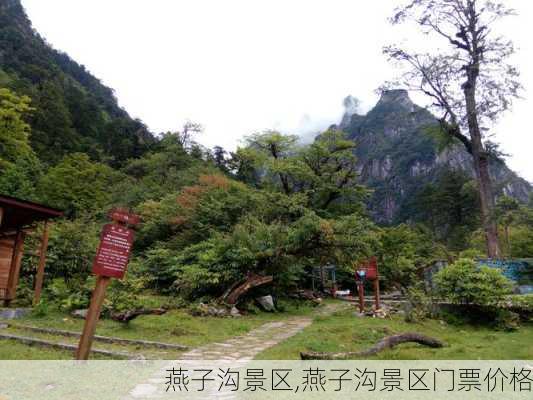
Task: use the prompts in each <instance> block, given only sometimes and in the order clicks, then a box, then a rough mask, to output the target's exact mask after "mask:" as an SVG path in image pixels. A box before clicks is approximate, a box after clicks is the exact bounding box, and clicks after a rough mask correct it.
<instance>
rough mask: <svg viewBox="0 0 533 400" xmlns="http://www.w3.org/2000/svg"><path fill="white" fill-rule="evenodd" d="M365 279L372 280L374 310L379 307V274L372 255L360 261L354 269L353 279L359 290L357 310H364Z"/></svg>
mask: <svg viewBox="0 0 533 400" xmlns="http://www.w3.org/2000/svg"><path fill="white" fill-rule="evenodd" d="M365 280H369V281H372V283H373V286H374V303H375V304H374V311H376V310H379V308H380V296H379V274H378V263H377V260H376V257H372V258H370V259H369V260H367V261H365V262H364V263H362V264H361V265H360V266H359V267H357V268H356V271H355V281H356V283H357V291H358V292H359V312H360V313H363V312H364V311H365V292H364V290H365V288H364V283H365Z"/></svg>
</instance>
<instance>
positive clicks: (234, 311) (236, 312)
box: [229, 306, 241, 317]
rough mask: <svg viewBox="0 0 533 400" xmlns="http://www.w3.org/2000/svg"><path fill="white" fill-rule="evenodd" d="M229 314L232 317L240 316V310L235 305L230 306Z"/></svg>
mask: <svg viewBox="0 0 533 400" xmlns="http://www.w3.org/2000/svg"><path fill="white" fill-rule="evenodd" d="M229 314H230V315H231V316H232V317H240V316H241V313H240V311H239V310H238V309H237V307H235V306H233V307H231V310H230V312H229Z"/></svg>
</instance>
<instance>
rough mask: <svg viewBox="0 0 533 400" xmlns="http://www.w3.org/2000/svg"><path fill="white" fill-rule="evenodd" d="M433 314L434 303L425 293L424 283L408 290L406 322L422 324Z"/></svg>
mask: <svg viewBox="0 0 533 400" xmlns="http://www.w3.org/2000/svg"><path fill="white" fill-rule="evenodd" d="M432 313H433V301H432V299H431V297H430V296H429V295H428V294H427V293H426V292H425V290H424V288H423V283H422V282H420V283H419V284H417V285H414V286H411V287H410V288H409V289H408V290H407V302H406V306H405V321H406V322H414V323H416V322H421V321H423V320H424V319H426V318H427V317H429V316H431V315H432Z"/></svg>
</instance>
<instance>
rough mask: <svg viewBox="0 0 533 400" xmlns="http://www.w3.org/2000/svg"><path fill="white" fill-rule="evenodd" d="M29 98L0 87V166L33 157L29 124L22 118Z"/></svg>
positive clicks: (27, 106)
mask: <svg viewBox="0 0 533 400" xmlns="http://www.w3.org/2000/svg"><path fill="white" fill-rule="evenodd" d="M30 111H31V107H30V99H29V97H27V96H17V95H16V94H14V93H13V92H11V91H10V90H8V89H5V88H0V168H2V169H3V168H6V167H7V166H9V165H12V164H14V163H18V162H20V161H26V162H28V161H30V160H34V159H35V155H34V153H33V150H32V148H31V147H30V142H29V135H30V126H29V125H28V123H26V121H25V120H24V117H25V116H26V114H28V113H29V112H30Z"/></svg>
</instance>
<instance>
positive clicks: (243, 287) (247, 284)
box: [223, 274, 273, 305]
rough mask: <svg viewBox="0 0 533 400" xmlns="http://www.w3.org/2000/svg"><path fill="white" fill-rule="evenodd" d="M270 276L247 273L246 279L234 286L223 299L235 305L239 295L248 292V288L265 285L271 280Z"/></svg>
mask: <svg viewBox="0 0 533 400" xmlns="http://www.w3.org/2000/svg"><path fill="white" fill-rule="evenodd" d="M272 280H273V277H272V276H263V275H257V274H248V275H247V277H246V280H245V281H244V282H243V283H241V284H240V285H238V286H237V287H235V288H234V289H233V290H232V291H231V292H230V293H229V294H228V295H227V296H225V298H224V299H223V300H224V301H225V302H226V303H227V304H230V305H235V304H236V303H237V300H239V297H241V296H242V295H243V294H245V293H246V292H248V291H249V290H250V289H252V288H254V287H257V286H261V285H266V284H267V283H270V282H272Z"/></svg>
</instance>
